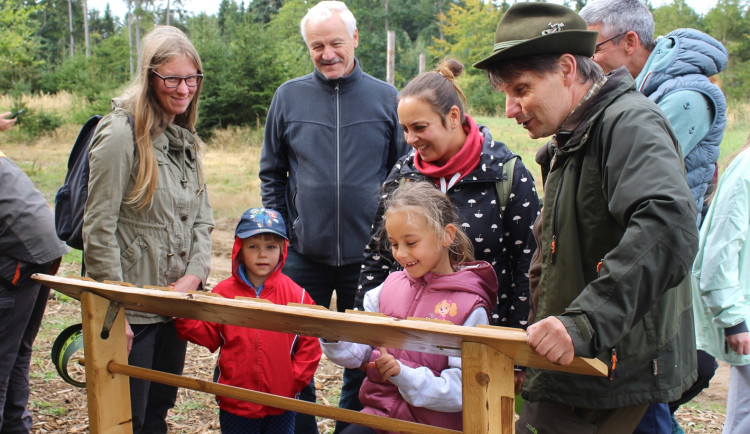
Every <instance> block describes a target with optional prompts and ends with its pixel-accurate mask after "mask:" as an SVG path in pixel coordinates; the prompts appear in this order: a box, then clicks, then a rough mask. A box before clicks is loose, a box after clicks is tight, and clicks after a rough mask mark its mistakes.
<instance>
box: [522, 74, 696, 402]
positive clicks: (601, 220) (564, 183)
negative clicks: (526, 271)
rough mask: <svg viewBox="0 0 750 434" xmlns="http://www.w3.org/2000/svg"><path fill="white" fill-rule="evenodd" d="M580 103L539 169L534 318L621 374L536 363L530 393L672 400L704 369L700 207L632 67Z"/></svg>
mask: <svg viewBox="0 0 750 434" xmlns="http://www.w3.org/2000/svg"><path fill="white" fill-rule="evenodd" d="M581 109H582V110H583V117H582V121H581V122H580V123H577V125H576V126H575V128H574V129H573V130H572V131H571V132H570V134H566V133H565V132H564V131H558V134H557V135H556V136H555V139H557V140H559V141H561V142H564V143H563V144H561V145H560V148H559V149H557V147H556V146H555V140H553V141H551V142H550V143H549V144H548V147H549V152H550V153H551V154H550V155H553V157H552V158H551V161H550V165H549V166H547V167H543V168H542V170H543V173H545V175H546V180H545V195H544V208H543V216H542V218H543V224H542V241H541V244H540V245H539V248H540V249H542V252H541V253H542V258H541V280H540V283H539V299H538V310H537V315H536V319H537V321H538V320H541V319H543V318H545V317H549V316H553V315H554V316H556V317H557V318H559V319H560V320H561V321H562V322H563V324H564V325H565V327H566V328H567V330H568V333H569V334H570V336H571V338H572V340H573V344H574V346H575V353H576V356H582V357H597V358H599V359H600V360H602V361H604V362H605V363H606V364H607V365H609V366H610V369H611V368H612V366H613V365H614V370H611V379H610V378H602V377H590V376H583V375H573V374H564V373H557V372H552V371H542V370H534V369H530V370H529V372H528V375H527V379H526V383H525V384H524V397H525V398H526V399H528V400H531V401H537V400H543V401H552V402H558V403H565V404H568V405H572V406H576V407H584V408H599V409H605V408H616V407H622V406H629V405H640V404H646V403H654V402H669V401H672V400H674V399H676V398H677V397H679V396H680V394H681V393H682V391H683V390H684V389H685V388H687V387H688V386H689V385H690V384H692V383H693V381H694V380H695V375H696V374H695V366H696V361H695V357H696V356H695V355H696V349H695V337H694V332H693V314H692V308H691V293H690V282H689V272H690V267H691V265H692V262H693V258H694V257H695V254H696V251H697V247H698V240H697V229H696V226H695V216H696V208H695V203H694V201H693V198H692V195H691V193H690V190H689V188H688V186H687V183H686V181H685V175H684V169H683V162H682V157H681V156H680V155H679V146H678V143H677V139H676V138H675V136H674V133H673V132H672V129H671V127H670V126H669V121H668V120H667V119H666V117H664V115H663V114H662V112H661V111H660V110H659V108H658V107H657V106H656V104H654V103H653V102H651V101H649V100H648V99H647V98H646V97H644V96H643V95H641V94H640V93H638V92H637V91H636V90H635V88H634V86H633V80H632V78H631V77H630V75H629V74H628V72H627V70H626V69H624V68H623V69H620V70H617V71H615V72H614V73H613V74H611V75H609V76H608V79H607V82H606V83H605V84H604V85H603V87H602V88H601V90H600V91H599V92H598V93H597V94H595V95H593V96H592V97H591V99H590V100H588V102H587V104H585V105H584V106H582V107H581ZM566 139H567V140H566ZM553 242H554V252H553ZM613 353H614V354H615V355H616V359H617V361H616V364H613V363H612V359H613Z"/></svg>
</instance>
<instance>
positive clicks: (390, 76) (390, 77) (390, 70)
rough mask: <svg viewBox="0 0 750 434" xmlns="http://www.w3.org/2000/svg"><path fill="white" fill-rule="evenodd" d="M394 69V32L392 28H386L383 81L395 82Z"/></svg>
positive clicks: (391, 83)
mask: <svg viewBox="0 0 750 434" xmlns="http://www.w3.org/2000/svg"><path fill="white" fill-rule="evenodd" d="M395 70H396V32H394V31H393V30H388V52H387V61H386V68H385V76H386V79H385V81H387V82H388V84H390V85H393V83H395V82H396V80H395V76H396V74H395Z"/></svg>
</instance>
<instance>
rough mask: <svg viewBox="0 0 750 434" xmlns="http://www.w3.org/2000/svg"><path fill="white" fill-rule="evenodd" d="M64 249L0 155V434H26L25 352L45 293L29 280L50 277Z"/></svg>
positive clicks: (47, 213) (41, 205)
mask: <svg viewBox="0 0 750 434" xmlns="http://www.w3.org/2000/svg"><path fill="white" fill-rule="evenodd" d="M68 250H69V249H68V247H67V246H65V244H64V243H63V242H62V241H60V240H59V239H58V238H57V234H56V233H55V223H54V217H53V215H52V210H51V209H50V207H49V205H48V204H47V201H46V200H44V197H43V196H42V193H40V192H39V190H37V189H36V188H35V187H34V184H33V183H32V182H31V180H30V179H29V178H28V177H27V176H26V174H25V173H23V171H22V170H21V169H20V168H19V167H18V166H16V165H15V163H13V161H11V160H10V159H9V158H7V157H6V156H5V154H3V153H2V152H1V151H0V432H4V433H5V432H14V433H15V432H19V433H21V432H26V433H28V432H29V431H30V430H31V425H32V420H31V414H30V413H29V411H28V409H27V408H26V405H27V404H28V402H29V368H30V367H31V349H32V347H33V346H34V340H35V339H36V335H37V332H38V331H39V326H40V325H41V324H42V317H43V316H44V309H45V307H46V306H47V295H48V294H49V288H47V287H42V286H41V285H40V284H39V283H37V282H35V281H33V280H31V275H32V274H34V273H45V274H55V272H56V271H57V267H58V266H59V265H60V258H61V257H62V256H63V255H64V254H65V253H67V252H68Z"/></svg>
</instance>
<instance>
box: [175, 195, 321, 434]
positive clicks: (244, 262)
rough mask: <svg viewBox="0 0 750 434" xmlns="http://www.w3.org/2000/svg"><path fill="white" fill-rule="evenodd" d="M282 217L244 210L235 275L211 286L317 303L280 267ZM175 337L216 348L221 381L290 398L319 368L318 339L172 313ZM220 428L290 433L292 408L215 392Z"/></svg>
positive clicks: (226, 293)
mask: <svg viewBox="0 0 750 434" xmlns="http://www.w3.org/2000/svg"><path fill="white" fill-rule="evenodd" d="M287 241H288V239H287V237H286V229H285V226H284V220H283V219H282V217H281V215H280V214H279V213H277V212H276V211H274V210H271V209H266V208H252V209H249V210H247V211H245V213H244V214H243V215H242V218H241V219H240V222H239V223H238V224H237V229H236V231H235V239H234V247H233V249H232V276H231V277H229V278H227V279H225V280H222V281H221V282H220V283H219V284H218V285H216V287H215V288H214V289H213V291H212V292H213V293H216V294H219V295H221V296H222V297H225V298H235V297H237V296H243V297H256V298H264V299H266V300H269V301H271V302H273V303H276V304H281V305H286V304H287V303H304V304H315V302H314V301H313V300H312V298H311V297H310V296H309V295H308V294H307V292H306V291H305V290H304V289H302V288H301V287H300V286H299V285H297V284H296V283H294V282H293V281H292V280H291V279H290V278H289V277H287V276H285V275H284V274H282V273H281V268H282V267H283V266H284V261H285V259H286V252H287ZM175 324H176V326H177V332H178V336H179V337H180V339H185V340H188V341H190V342H193V343H196V344H198V345H202V346H204V347H206V348H208V349H209V350H211V351H216V350H217V349H219V348H220V349H221V352H220V353H219V360H218V363H217V368H216V373H215V374H214V380H215V381H217V382H218V383H221V384H227V385H231V386H237V387H243V388H245V389H251V390H256V391H259V392H266V393H272V394H274V395H279V396H284V397H289V398H293V397H295V395H296V394H297V393H299V391H300V390H302V388H303V387H305V386H306V385H307V384H309V383H310V380H311V379H312V377H313V374H315V370H316V369H317V368H318V361H319V360H320V355H321V350H320V344H319V343H318V339H316V338H312V337H309V336H299V335H292V334H288V333H280V332H273V331H266V330H259V329H252V328H247V327H240V326H232V325H225V324H216V323H212V322H205V321H197V320H192V319H184V318H178V319H175ZM217 400H218V402H219V409H220V411H219V423H220V424H221V431H222V433H224V434H226V433H264V432H272V433H289V434H292V433H294V412H291V411H284V410H281V409H277V408H273V407H266V406H263V405H260V404H254V403H251V402H245V401H240V400H237V399H232V398H226V397H222V396H217Z"/></svg>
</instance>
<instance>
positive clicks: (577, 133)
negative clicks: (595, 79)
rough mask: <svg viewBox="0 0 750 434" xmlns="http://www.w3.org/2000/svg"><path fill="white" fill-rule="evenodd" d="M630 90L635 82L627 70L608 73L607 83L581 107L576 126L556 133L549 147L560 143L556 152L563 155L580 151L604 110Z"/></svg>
mask: <svg viewBox="0 0 750 434" xmlns="http://www.w3.org/2000/svg"><path fill="white" fill-rule="evenodd" d="M630 90H633V91H634V90H635V81H634V80H633V77H632V76H631V75H630V72H628V70H627V68H625V67H621V68H618V69H616V70H614V71H612V72H611V73H609V74H608V75H607V81H606V82H604V84H602V86H601V89H600V90H599V91H598V92H597V93H596V94H594V95H592V96H591V97H590V99H589V100H588V101H587V102H586V106H585V107H581V109H583V110H582V112H581V113H582V116H581V117H580V119H579V121H578V123H577V125H576V126H575V127H574V128H571V130H570V131H569V132H558V133H557V134H556V135H555V137H553V138H552V140H550V142H549V145H551V146H555V145H557V143H562V146H561V147H560V149H558V152H562V153H563V154H564V153H570V152H575V151H577V150H578V149H580V148H581V147H582V146H583V144H584V143H586V140H585V139H586V136H587V135H588V132H589V130H590V129H591V127H592V126H593V124H594V123H595V122H596V120H597V119H598V118H599V115H600V114H601V113H602V112H603V111H604V109H605V108H607V107H608V106H609V105H610V104H611V103H612V101H614V100H615V99H617V98H618V97H619V96H620V95H622V94H623V93H625V92H628V91H630Z"/></svg>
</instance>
